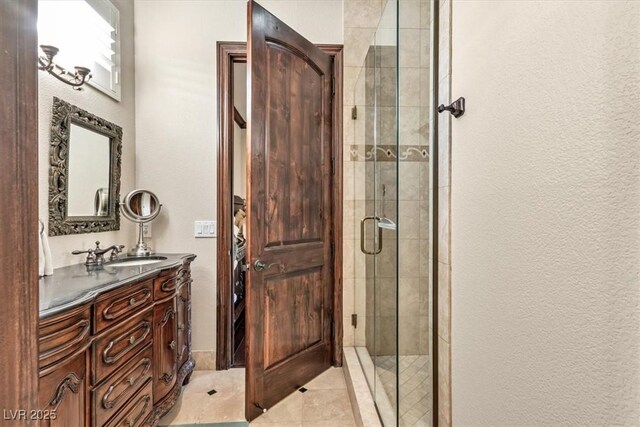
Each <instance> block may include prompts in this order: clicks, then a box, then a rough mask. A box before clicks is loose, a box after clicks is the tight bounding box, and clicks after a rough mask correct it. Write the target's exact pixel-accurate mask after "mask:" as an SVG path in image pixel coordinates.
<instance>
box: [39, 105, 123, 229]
mask: <svg viewBox="0 0 640 427" xmlns="http://www.w3.org/2000/svg"><path fill="white" fill-rule="evenodd" d="M49 153H50V154H49V164H50V166H49V235H50V236H60V235H67V234H81V233H96V232H100V231H112V230H119V229H120V211H119V209H118V203H119V199H120V167H121V166H120V165H121V158H122V128H121V127H120V126H118V125H115V124H113V123H111V122H108V121H107V120H104V119H102V118H100V117H97V116H95V115H93V114H91V113H89V112H87V111H85V110H83V109H81V108H78V107H76V106H75V105H71V104H69V103H68V102H66V101H63V100H61V99H59V98H57V97H54V98H53V115H52V119H51V140H50V152H49Z"/></svg>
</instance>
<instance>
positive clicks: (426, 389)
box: [374, 355, 431, 427]
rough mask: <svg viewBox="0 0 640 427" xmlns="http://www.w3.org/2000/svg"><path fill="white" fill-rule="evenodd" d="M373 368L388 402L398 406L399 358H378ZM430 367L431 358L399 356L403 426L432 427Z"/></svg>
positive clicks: (400, 413)
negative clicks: (375, 369)
mask: <svg viewBox="0 0 640 427" xmlns="http://www.w3.org/2000/svg"><path fill="white" fill-rule="evenodd" d="M374 364H375V365H376V366H377V367H378V368H379V369H378V377H379V378H380V382H381V383H382V387H383V388H384V390H385V392H386V393H387V396H389V401H390V402H391V405H392V406H393V407H394V409H395V405H396V357H395V356H377V357H375V358H374ZM430 372H431V364H430V358H429V356H428V355H419V356H400V369H399V384H400V410H399V411H398V412H399V415H400V426H401V427H414V426H415V427H423V426H429V425H431V381H430V375H429V373H430Z"/></svg>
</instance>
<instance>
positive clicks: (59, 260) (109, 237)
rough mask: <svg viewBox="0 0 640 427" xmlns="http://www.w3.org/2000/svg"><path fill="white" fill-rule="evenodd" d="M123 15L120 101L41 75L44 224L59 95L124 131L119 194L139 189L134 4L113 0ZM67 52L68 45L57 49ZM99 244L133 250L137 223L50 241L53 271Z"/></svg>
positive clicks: (40, 192) (40, 171)
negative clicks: (77, 252) (53, 111)
mask: <svg viewBox="0 0 640 427" xmlns="http://www.w3.org/2000/svg"><path fill="white" fill-rule="evenodd" d="M112 1H113V4H114V5H115V6H116V7H117V8H118V10H119V11H120V31H121V35H120V37H121V44H120V48H121V61H122V63H121V65H122V101H121V102H117V101H115V100H114V99H113V98H110V97H109V96H107V95H105V94H104V93H102V92H100V91H99V90H98V89H95V88H94V87H92V86H89V85H86V86H85V88H84V90H83V91H76V90H73V89H72V88H71V87H70V86H67V85H65V84H64V83H61V82H59V81H58V80H56V79H55V78H54V77H52V76H50V75H48V74H47V73H45V72H43V71H39V72H38V84H39V87H38V132H39V135H38V147H39V148H38V151H39V156H38V200H39V215H40V219H41V220H42V221H43V222H44V223H45V226H46V224H47V223H48V218H49V199H48V195H49V140H50V129H51V108H52V106H53V97H54V96H57V97H59V98H61V99H63V100H65V101H67V102H70V103H71V104H73V105H77V106H78V107H80V108H82V109H85V110H87V111H89V112H90V113H92V114H95V115H97V116H99V117H102V118H103V119H105V120H108V121H110V122H113V123H115V124H117V125H118V126H120V127H122V133H123V136H122V177H121V184H120V194H121V196H124V195H125V194H126V193H127V192H129V191H131V190H133V189H134V188H135V178H136V177H135V167H136V149H135V133H136V131H135V101H134V95H135V94H134V92H135V76H134V59H133V4H132V3H131V2H130V1H128V0H112ZM59 47H60V49H64V46H59ZM96 240H100V242H101V246H102V247H105V246H109V245H111V244H114V243H118V244H126V245H127V246H131V245H132V244H133V242H134V240H135V228H134V225H133V223H131V222H130V221H127V219H125V218H122V217H121V218H120V231H110V232H105V233H90V234H79V235H75V236H56V237H51V238H50V240H49V243H50V245H51V254H52V256H53V263H54V267H56V268H57V267H63V266H65V265H70V264H77V263H79V262H83V261H84V259H83V258H82V257H79V256H74V255H71V251H72V250H74V249H88V248H90V247H94V246H95V241H96Z"/></svg>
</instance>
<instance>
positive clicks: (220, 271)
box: [216, 42, 343, 370]
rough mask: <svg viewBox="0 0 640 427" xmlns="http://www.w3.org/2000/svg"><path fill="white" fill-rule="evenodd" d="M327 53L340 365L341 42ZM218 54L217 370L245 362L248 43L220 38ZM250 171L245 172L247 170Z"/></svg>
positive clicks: (334, 348)
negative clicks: (328, 57)
mask: <svg viewBox="0 0 640 427" xmlns="http://www.w3.org/2000/svg"><path fill="white" fill-rule="evenodd" d="M317 47H319V48H320V49H321V50H322V51H323V52H325V53H326V54H328V55H329V56H330V57H331V60H332V63H333V75H332V79H331V89H332V92H333V93H332V98H333V99H334V100H335V101H333V102H332V103H331V121H332V130H331V141H330V151H331V153H330V159H331V170H332V173H331V178H330V179H331V183H330V185H329V186H328V188H326V189H325V191H327V194H328V195H329V198H330V205H331V209H330V215H328V222H329V228H330V236H331V268H330V274H331V283H332V291H331V294H332V295H331V307H330V311H331V314H332V315H331V318H332V321H331V354H330V361H331V364H332V365H333V366H341V365H342V335H343V334H342V167H341V165H342V46H340V45H317ZM217 57H218V117H219V124H220V127H219V135H218V138H219V139H218V185H217V189H218V197H217V200H218V206H217V217H218V240H217V253H218V257H217V261H216V262H217V338H216V342H217V346H216V369H217V370H225V369H230V368H238V367H244V366H245V362H246V358H245V350H246V335H247V331H248V327H249V326H248V324H247V319H246V312H247V300H246V286H247V275H248V269H249V268H253V267H252V264H251V262H252V260H249V258H248V256H247V248H248V244H247V243H248V242H247V233H246V231H247V224H246V221H247V212H248V209H250V207H249V206H247V198H248V197H247V179H248V175H247V172H248V171H250V168H251V159H250V157H249V155H248V152H249V150H248V146H249V142H248V141H247V131H248V128H249V127H250V126H251V123H249V121H250V118H249V116H250V110H251V108H250V106H248V105H247V81H248V78H249V76H248V75H247V74H248V71H247V44H246V43H244V42H219V43H218V46H217ZM249 173H250V172H249Z"/></svg>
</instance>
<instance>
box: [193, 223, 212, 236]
mask: <svg viewBox="0 0 640 427" xmlns="http://www.w3.org/2000/svg"><path fill="white" fill-rule="evenodd" d="M193 235H194V236H195V237H198V238H212V237H216V222H215V221H196V222H194V224H193Z"/></svg>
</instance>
